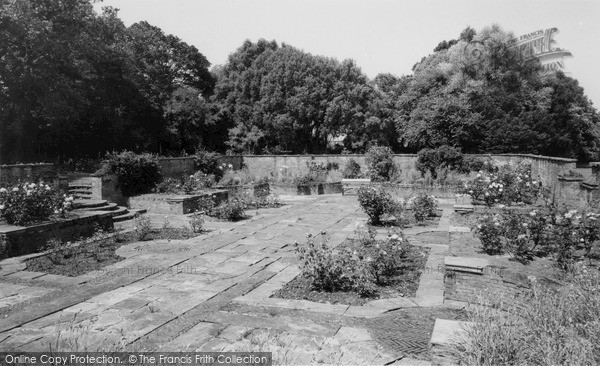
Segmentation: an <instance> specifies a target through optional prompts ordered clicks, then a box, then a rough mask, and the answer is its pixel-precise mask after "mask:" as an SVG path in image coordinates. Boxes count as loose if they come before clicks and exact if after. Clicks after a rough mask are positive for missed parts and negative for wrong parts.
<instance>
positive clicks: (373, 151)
mask: <svg viewBox="0 0 600 366" xmlns="http://www.w3.org/2000/svg"><path fill="white" fill-rule="evenodd" d="M392 155H393V152H392V150H391V149H390V148H389V147H387V146H373V147H371V148H369V150H368V151H367V154H366V156H365V160H366V162H367V164H368V166H369V178H371V181H373V182H389V181H391V180H392V179H393V178H394V177H395V176H396V174H397V173H399V172H398V168H397V167H396V164H394V160H393V159H392Z"/></svg>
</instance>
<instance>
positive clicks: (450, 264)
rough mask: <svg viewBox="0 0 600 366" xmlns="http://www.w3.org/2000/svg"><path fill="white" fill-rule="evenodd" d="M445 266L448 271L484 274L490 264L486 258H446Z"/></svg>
mask: <svg viewBox="0 0 600 366" xmlns="http://www.w3.org/2000/svg"><path fill="white" fill-rule="evenodd" d="M444 265H445V267H446V270H452V271H458V272H469V273H478V274H483V271H484V269H485V267H487V266H489V265H490V262H489V261H488V260H487V259H484V258H472V257H445V258H444Z"/></svg>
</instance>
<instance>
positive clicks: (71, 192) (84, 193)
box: [69, 189, 93, 196]
mask: <svg viewBox="0 0 600 366" xmlns="http://www.w3.org/2000/svg"><path fill="white" fill-rule="evenodd" d="M69 193H70V194H72V195H78V194H81V195H86V196H90V195H92V194H93V192H92V191H86V190H83V189H69Z"/></svg>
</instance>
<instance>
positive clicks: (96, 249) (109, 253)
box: [26, 227, 201, 277]
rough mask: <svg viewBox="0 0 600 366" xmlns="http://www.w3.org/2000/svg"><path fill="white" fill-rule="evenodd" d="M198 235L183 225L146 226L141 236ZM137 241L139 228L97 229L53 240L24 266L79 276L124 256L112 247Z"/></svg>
mask: <svg viewBox="0 0 600 366" xmlns="http://www.w3.org/2000/svg"><path fill="white" fill-rule="evenodd" d="M198 235H201V234H200V233H197V232H194V231H193V230H191V229H187V228H171V227H165V228H161V229H150V228H149V229H148V232H147V233H145V234H144V236H143V240H144V241H146V240H160V239H168V240H185V239H189V238H193V237H195V236H198ZM139 241H141V240H140V233H139V231H130V232H126V233H119V232H117V233H107V232H103V231H98V232H96V233H95V234H94V235H93V236H92V237H91V238H89V239H86V240H84V241H80V242H75V243H64V242H62V241H56V240H55V241H53V242H52V245H51V246H50V248H48V251H47V252H46V253H45V254H44V255H40V256H37V257H35V258H31V259H29V260H27V268H26V270H27V271H34V272H45V273H50V274H55V275H61V276H70V277H76V276H80V275H82V274H85V273H88V272H92V271H95V270H99V269H101V268H104V267H106V266H109V265H111V264H114V263H117V262H120V261H121V260H123V259H124V258H122V257H120V256H118V255H117V254H116V250H117V249H118V248H119V247H121V246H123V245H126V244H130V243H135V242H139Z"/></svg>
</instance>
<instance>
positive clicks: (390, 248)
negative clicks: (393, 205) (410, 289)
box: [365, 232, 415, 285]
mask: <svg viewBox="0 0 600 366" xmlns="http://www.w3.org/2000/svg"><path fill="white" fill-rule="evenodd" d="M365 255H366V256H367V257H366V258H365V261H366V262H367V263H368V271H369V273H370V274H371V276H372V277H373V279H374V281H375V283H377V284H378V285H385V284H388V283H390V282H391V281H392V280H393V279H394V278H395V277H396V276H399V275H402V274H403V273H404V272H405V271H406V270H408V269H411V268H414V266H415V261H414V255H415V254H414V250H412V247H411V246H410V245H409V244H408V240H407V239H406V237H405V236H404V234H403V233H402V232H394V233H391V234H389V235H388V237H387V238H386V240H382V241H380V242H378V243H377V244H375V246H373V247H371V250H368V251H367V252H366V253H365Z"/></svg>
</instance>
